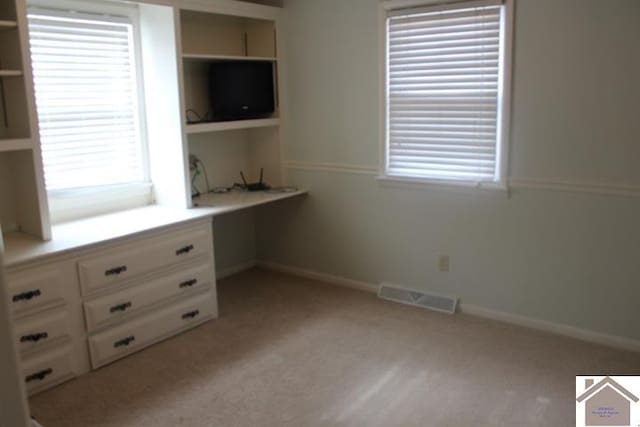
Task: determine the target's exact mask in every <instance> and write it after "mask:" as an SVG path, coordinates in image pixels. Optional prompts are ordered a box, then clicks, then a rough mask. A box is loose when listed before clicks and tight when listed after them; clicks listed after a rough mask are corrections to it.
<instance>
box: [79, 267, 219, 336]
mask: <svg viewBox="0 0 640 427" xmlns="http://www.w3.org/2000/svg"><path fill="white" fill-rule="evenodd" d="M213 281H214V271H213V266H212V265H211V264H210V263H209V262H206V263H204V264H200V265H196V266H191V267H187V268H186V269H185V270H184V271H180V272H177V273H175V274H171V275H169V276H167V277H163V278H161V279H158V280H154V281H151V282H147V283H144V284H141V285H136V286H135V287H133V288H131V289H127V290H125V291H122V292H118V293H117V294H114V295H109V296H106V297H102V298H98V299H96V300H94V301H90V302H88V303H85V305H84V309H85V318H86V320H87V329H88V330H89V332H91V331H93V330H95V329H96V328H99V327H101V326H104V325H105V324H108V323H109V322H113V321H117V319H120V318H123V317H124V316H127V315H129V314H131V313H134V312H136V311H137V310H140V309H142V308H144V307H148V306H151V305H153V304H156V303H159V302H161V301H163V300H166V299H168V298H172V297H175V296H177V295H180V294H184V293H187V292H191V291H193V290H195V289H198V288H200V289H202V288H203V287H205V286H208V285H212V284H213Z"/></svg>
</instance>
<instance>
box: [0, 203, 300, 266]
mask: <svg viewBox="0 0 640 427" xmlns="http://www.w3.org/2000/svg"><path fill="white" fill-rule="evenodd" d="M304 194H307V191H304V190H300V191H296V192H291V193H266V192H255V193H247V192H236V191H234V192H230V193H226V194H206V195H203V196H200V197H199V198H197V199H195V200H194V205H196V204H197V206H195V207H194V208H193V209H179V208H168V207H164V206H157V205H154V206H146V207H143V208H138V209H132V210H128V211H122V212H116V213H112V214H108V215H101V216H97V217H93V218H88V219H83V220H79V221H73V222H68V223H65V224H60V225H56V226H54V227H53V228H52V236H53V237H52V239H51V240H49V241H46V242H45V241H42V240H40V239H38V238H35V237H32V236H29V235H27V234H24V233H7V234H6V235H4V242H5V250H6V253H5V265H6V266H7V267H14V266H17V265H19V264H22V263H28V262H31V261H35V260H38V259H40V258H43V257H48V256H53V255H62V254H64V253H66V252H69V251H74V250H78V249H81V248H86V247H89V246H93V245H98V244H102V243H106V242H109V241H113V240H117V239H121V238H126V237H131V236H135V235H137V234H140V233H144V232H147V231H151V230H156V229H161V228H164V227H168V226H172V225H176V224H181V223H188V222H192V221H197V220H201V219H204V218H212V217H215V216H217V215H222V214H226V213H229V212H234V211H238V210H241V209H249V208H252V207H254V206H259V205H264V204H267V203H272V202H276V201H278V200H283V199H289V198H292V197H297V196H301V195H304Z"/></svg>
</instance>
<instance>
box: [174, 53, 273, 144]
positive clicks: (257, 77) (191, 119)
mask: <svg viewBox="0 0 640 427" xmlns="http://www.w3.org/2000/svg"><path fill="white" fill-rule="evenodd" d="M183 70H184V106H185V125H186V126H185V130H186V132H187V133H194V132H211V131H219V130H230V129H245V128H246V129H248V128H255V127H268V126H278V125H279V117H280V114H279V108H278V95H277V89H278V87H277V80H276V79H277V67H276V66H275V64H274V63H271V62H268V61H253V60H241V61H237V60H224V61H216V60H213V61H211V60H209V61H197V62H190V61H183Z"/></svg>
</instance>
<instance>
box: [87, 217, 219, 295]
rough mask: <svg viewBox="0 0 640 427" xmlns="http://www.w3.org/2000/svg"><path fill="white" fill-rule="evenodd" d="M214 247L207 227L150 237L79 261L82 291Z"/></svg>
mask: <svg viewBox="0 0 640 427" xmlns="http://www.w3.org/2000/svg"><path fill="white" fill-rule="evenodd" d="M212 248H213V240H212V238H211V233H210V226H202V227H200V228H198V229H195V230H194V229H192V230H186V231H183V232H176V233H172V234H169V235H166V236H161V237H154V238H149V239H146V240H141V241H136V242H132V243H129V244H123V245H122V246H121V247H119V248H113V249H109V250H108V251H105V252H104V253H103V254H100V255H96V256H94V257H92V258H90V259H87V260H84V261H81V262H80V263H79V265H78V269H79V274H80V284H81V286H82V290H83V293H84V294H85V295H86V294H89V293H91V292H95V291H97V290H99V289H102V288H106V287H108V286H110V285H113V284H117V283H120V282H122V281H124V280H127V279H129V278H132V277H135V276H136V275H140V274H144V273H148V272H151V271H154V270H156V269H159V268H163V267H167V266H170V265H172V264H176V263H179V262H183V261H188V260H191V259H194V258H196V257H198V256H199V255H202V254H206V253H210V252H211V251H212Z"/></svg>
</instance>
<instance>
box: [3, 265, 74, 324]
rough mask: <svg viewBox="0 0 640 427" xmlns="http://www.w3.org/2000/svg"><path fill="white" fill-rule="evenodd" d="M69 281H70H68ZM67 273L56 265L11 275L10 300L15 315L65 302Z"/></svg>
mask: <svg viewBox="0 0 640 427" xmlns="http://www.w3.org/2000/svg"><path fill="white" fill-rule="evenodd" d="M67 282H68V281H67ZM65 284H66V285H67V286H69V285H73V280H72V281H71V283H65V275H64V272H63V271H62V270H61V269H58V268H56V267H51V268H45V269H33V270H27V271H24V272H21V273H18V274H10V275H9V302H10V304H11V311H12V312H13V313H14V315H20V314H22V313H24V312H25V311H28V310H30V309H34V308H41V307H46V306H52V305H60V304H64V302H65V299H64V292H63V291H64V290H63V287H64V286H65Z"/></svg>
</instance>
